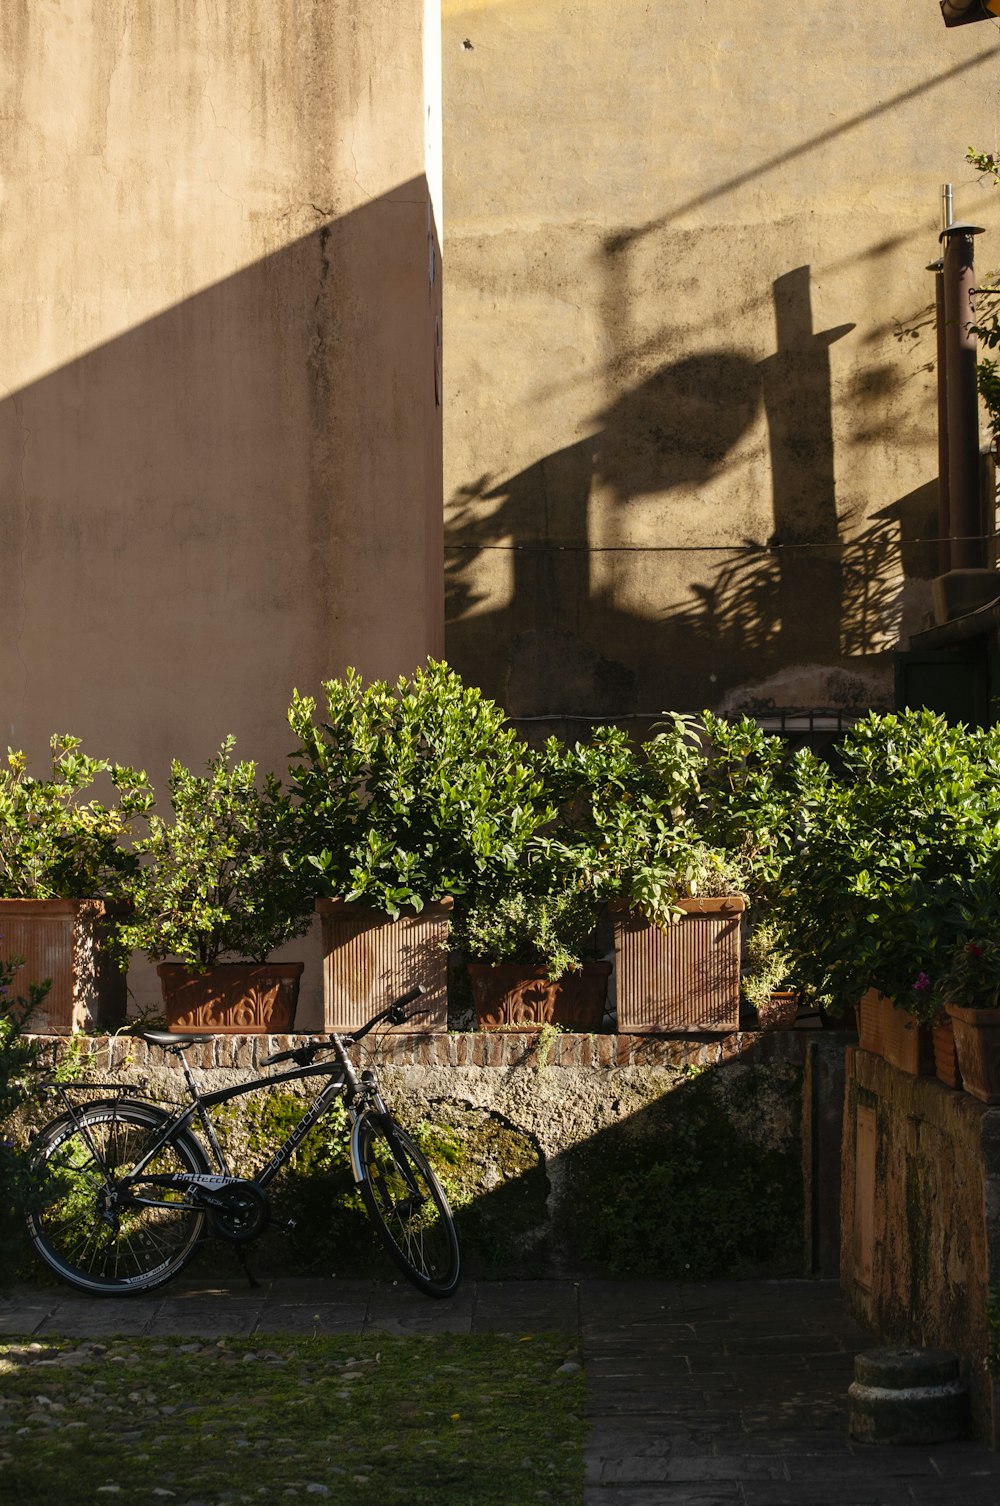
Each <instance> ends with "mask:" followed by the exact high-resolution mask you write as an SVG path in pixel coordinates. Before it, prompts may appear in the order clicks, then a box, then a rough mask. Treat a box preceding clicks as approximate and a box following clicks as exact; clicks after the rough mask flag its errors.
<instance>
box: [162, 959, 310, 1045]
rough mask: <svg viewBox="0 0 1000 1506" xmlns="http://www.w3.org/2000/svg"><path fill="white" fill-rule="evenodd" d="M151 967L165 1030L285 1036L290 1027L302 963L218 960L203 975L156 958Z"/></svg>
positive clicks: (293, 1022) (291, 1026) (175, 963)
mask: <svg viewBox="0 0 1000 1506" xmlns="http://www.w3.org/2000/svg"><path fill="white" fill-rule="evenodd" d="M156 971H157V975H158V977H159V979H160V988H161V989H162V991H163V1007H164V1011H165V1013H166V1016H167V1029H168V1030H176V1031H198V1030H204V1031H206V1032H208V1031H210V1032H211V1033H212V1034H213V1035H288V1034H290V1032H291V1031H292V1029H293V1027H294V1025H295V1006H296V1004H297V1002H298V997H299V979H300V978H301V977H302V963H301V962H222V963H219V964H218V966H216V967H211V968H209V970H208V972H207V973H189V972H188V970H187V968H186V967H185V966H184V965H183V964H182V963H180V962H161V963H160V966H159V967H158V968H157V969H156Z"/></svg>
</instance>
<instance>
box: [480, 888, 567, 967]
mask: <svg viewBox="0 0 1000 1506" xmlns="http://www.w3.org/2000/svg"><path fill="white" fill-rule="evenodd" d="M596 924H597V907H596V905H595V903H594V899H593V896H592V895H591V894H590V893H589V892H588V891H586V890H582V889H562V890H557V891H555V892H551V893H532V892H529V891H528V890H526V889H523V888H515V889H511V890H509V891H507V892H506V893H502V894H499V895H497V896H496V897H495V898H492V899H490V900H488V901H485V902H481V903H478V904H473V905H472V906H470V907H469V910H468V912H467V913H466V914H465V916H464V919H463V920H461V921H460V922H459V924H458V925H457V926H455V927H454V928H453V932H452V940H453V943H454V945H455V946H456V947H460V948H461V949H462V950H464V951H465V952H466V953H467V954H468V957H469V959H470V960H471V961H473V962H488V963H497V962H520V963H523V964H524V965H525V966H528V967H541V966H544V967H545V968H547V970H548V975H549V977H550V978H553V979H555V978H561V977H562V975H563V973H565V972H569V971H570V970H574V971H575V970H576V969H578V968H580V967H581V966H582V965H583V962H584V960H585V959H586V958H588V957H593V956H596V955H597V953H596V950H595V934H594V933H595V928H596Z"/></svg>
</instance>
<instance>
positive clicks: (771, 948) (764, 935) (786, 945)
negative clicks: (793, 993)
mask: <svg viewBox="0 0 1000 1506" xmlns="http://www.w3.org/2000/svg"><path fill="white" fill-rule="evenodd" d="M747 962H748V963H749V968H748V971H747V972H746V973H745V974H744V975H743V979H742V988H743V993H744V996H745V998H746V999H747V1002H748V1003H750V1004H752V1005H753V1007H754V1008H755V1009H757V1008H759V1007H760V1005H762V1004H766V1003H767V1001H768V999H769V998H770V997H771V995H772V994H773V993H775V992H777V991H778V990H779V989H789V988H794V987H795V984H794V982H793V981H792V974H793V972H794V966H795V964H794V960H793V956H792V948H791V944H790V938H789V936H788V934H787V932H786V931H785V930H784V928H783V927H782V925H781V924H780V922H779V921H777V920H776V919H774V917H773V916H765V918H764V919H763V920H759V921H758V922H757V924H756V925H755V926H753V928H752V929H751V931H750V936H749V939H748V941H747Z"/></svg>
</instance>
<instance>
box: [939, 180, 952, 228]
mask: <svg viewBox="0 0 1000 1506" xmlns="http://www.w3.org/2000/svg"><path fill="white" fill-rule="evenodd" d="M954 223H955V204H954V198H953V196H952V187H951V184H950V183H942V184H941V229H942V230H947V229H948V228H949V226H951V225H954Z"/></svg>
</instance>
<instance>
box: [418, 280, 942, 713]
mask: <svg viewBox="0 0 1000 1506" xmlns="http://www.w3.org/2000/svg"><path fill="white" fill-rule="evenodd" d="M772 295H773V300H774V310H775V327H776V336H777V338H776V349H775V351H774V354H773V355H771V356H769V357H767V358H766V359H765V360H763V361H759V362H758V361H755V360H752V359H751V358H750V357H748V356H747V355H746V354H744V353H743V352H741V351H739V350H736V349H731V348H722V349H717V350H711V351H705V352H703V353H701V354H698V355H695V356H689V357H687V358H685V359H683V360H680V361H677V362H672V363H670V364H667V365H664V366H662V367H661V368H660V369H659V370H658V371H656V372H655V373H654V375H653V376H652V377H650V378H649V379H648V380H646V381H644V382H642V383H640V384H639V385H637V386H635V387H633V388H632V389H631V390H629V391H626V392H625V393H624V394H623V395H622V396H621V397H620V398H618V399H617V400H616V401H615V402H614V403H613V404H612V405H611V406H610V407H608V408H607V409H605V410H604V412H602V413H601V414H599V415H598V419H599V422H600V424H601V427H600V428H598V429H597V430H596V431H595V432H594V433H593V434H592V435H589V436H588V437H587V438H586V439H583V440H581V441H579V442H578V443H576V444H574V445H571V446H568V447H567V448H565V449H562V450H558V451H556V452H555V453H553V454H551V455H547V456H545V457H544V458H542V459H541V460H539V461H537V462H536V463H535V464H534V465H532V466H529V467H528V468H527V469H526V470H524V471H522V472H520V473H519V474H518V475H516V476H513V477H511V478H509V479H508V480H507V481H505V482H503V483H502V484H501V485H493V484H491V480H490V478H488V477H487V478H482V479H481V480H480V481H478V482H472V483H470V484H468V485H467V486H466V487H464V488H462V490H461V492H460V494H459V495H458V496H457V497H456V498H455V499H453V509H452V513H451V520H450V526H449V530H448V533H447V535H446V538H447V542H446V571H447V577H446V578H447V591H448V597H447V600H448V621H449V633H448V642H449V653H450V655H451V657H452V659H453V661H454V662H455V663H457V664H458V665H460V666H461V665H465V664H468V665H475V666H481V665H493V666H495V674H496V683H494V684H490V685H489V686H488V688H489V690H490V691H491V693H493V694H495V695H498V696H499V697H500V698H501V699H502V700H503V702H504V704H505V706H506V708H507V710H508V711H509V712H510V714H511V715H512V716H514V717H526V718H530V717H532V716H539V717H544V716H546V715H550V714H551V715H555V716H558V715H567V716H570V715H574V714H577V715H583V716H592V717H595V718H601V717H606V718H612V719H613V718H615V717H623V716H629V715H636V714H638V715H643V714H650V713H652V714H654V715H655V714H656V713H657V712H658V710H660V709H663V708H664V707H666V706H669V707H677V708H679V709H689V710H699V709H701V707H703V706H704V705H705V704H706V702H710V703H712V704H716V705H718V704H724V703H725V701H726V696H727V693H728V692H731V691H733V690H734V688H736V687H741V686H744V685H745V684H746V683H747V682H754V683H757V684H759V683H760V682H761V681H766V680H767V679H768V677H769V676H778V675H780V672H781V671H782V670H784V669H786V668H788V667H789V666H793V665H796V664H800V663H803V662H804V663H807V664H810V665H816V664H819V665H821V666H823V667H824V670H826V671H828V672H829V675H830V677H831V678H832V679H835V678H836V676H837V675H838V673H839V675H840V681H841V683H840V685H839V686H838V687H836V688H835V687H834V686H833V685H832V684H831V686H830V697H829V701H828V704H836V703H837V701H838V697H839V698H842V697H843V696H844V694H845V692H846V693H848V694H849V689H848V687H849V685H850V678H849V677H856V676H857V673H858V670H859V669H862V668H863V667H864V666H865V664H866V662H867V663H872V662H879V656H880V654H882V653H884V650H885V647H886V642H885V639H884V626H885V624H886V622H887V621H889V622H891V621H893V620H894V618H895V615H896V613H897V609H898V604H899V597H900V590H901V587H900V576H901V575H902V576H904V577H905V576H907V575H910V576H919V577H920V578H924V577H925V576H930V575H933V574H934V563H933V558H932V557H929V556H928V552H927V550H926V549H924V548H922V547H921V549H920V550H919V552H918V551H916V550H910V549H906V548H905V547H904V546H905V545H906V543H907V541H908V539H914V538H917V539H919V538H922V537H924V536H925V533H927V532H929V533H930V534H933V531H934V526H935V524H934V514H935V497H936V484H934V485H931V486H928V487H925V488H920V489H919V490H918V491H917V492H914V493H911V494H910V495H909V496H908V497H906V498H903V499H901V501H900V502H899V503H897V504H895V505H894V506H893V507H890V508H887V509H885V510H884V511H883V512H882V513H881V514H879V515H878V516H877V517H876V519H875V520H874V521H872V522H870V523H869V524H868V525H867V526H866V527H864V528H863V529H862V530H861V531H860V532H858V533H854V534H851V533H850V529H849V524H850V520H849V519H844V518H841V517H838V512H837V504H836V494H835V484H834V445H833V427H832V419H831V382H830V355H829V352H830V347H831V346H832V345H833V344H834V343H835V342H836V341H837V340H839V339H840V338H842V337H843V336H844V335H845V334H847V333H848V332H849V331H850V330H851V329H853V327H854V326H853V325H850V324H848V325H843V326H840V327H839V328H837V329H833V330H827V331H820V332H817V331H815V330H814V328H813V319H812V309H811V299H810V278H809V269H808V267H798V268H795V269H794V270H793V271H791V272H789V273H787V274H786V275H785V276H782V277H780V278H778V279H777V280H776V282H775V283H774V285H773V288H772ZM761 409H763V413H764V416H765V418H766V424H767V433H768V446H769V455H770V477H771V483H770V484H771V514H772V526H771V530H770V533H769V536H768V537H767V538H766V539H753V538H744V539H742V540H739V541H738V542H736V543H734V544H726V543H723V542H721V541H724V540H726V539H731V538H732V536H733V524H732V510H733V503H732V502H730V501H728V500H727V501H725V502H719V501H716V500H713V499H714V498H717V497H718V496H719V489H718V487H717V486H716V487H713V488H711V489H709V490H707V491H706V493H705V497H704V498H703V499H700V500H699V499H698V498H697V492H698V490H699V488H704V487H707V484H708V483H709V482H711V481H713V480H715V478H718V477H719V476H720V475H722V473H723V472H724V471H725V469H726V468H727V465H730V464H735V463H736V458H735V453H734V452H735V451H736V450H737V447H738V445H739V444H740V442H741V440H743V438H744V436H745V435H747V433H748V431H750V430H751V428H752V427H753V425H754V424H755V423H756V422H757V421H758V418H759V415H760V412H761ZM741 463H742V464H743V465H745V464H746V457H745V455H744V456H743V457H742V460H741ZM654 496H660V497H662V498H663V504H664V505H663V511H662V514H661V516H662V518H663V519H664V520H665V525H664V526H661V527H660V529H659V532H658V535H657V536H656V538H655V539H652V538H650V533H649V527H648V524H645V525H644V532H643V534H642V535H641V536H640V537H641V539H642V542H641V543H640V542H639V541H638V540H637V539H636V538H635V537H631V536H630V534H631V530H630V506H631V504H632V503H634V502H635V501H637V500H639V499H641V498H647V497H654ZM595 498H596V501H595ZM692 500H694V501H695V502H696V503H697V505H699V506H700V508H701V515H700V517H699V518H698V520H697V529H698V532H697V542H696V543H694V544H692V543H689V542H688V538H689V534H688V533H687V532H686V531H680V530H681V529H684V528H685V525H686V517H685V516H684V515H682V514H680V512H679V511H677V515H678V517H679V518H680V520H681V521H680V528H679V530H678V533H676V534H675V533H674V531H673V530H672V529H671V527H670V522H669V519H670V509H671V506H673V508H674V509H675V510H678V509H679V508H680V506H681V505H682V504H687V507H688V508H690V505H691V502H692ZM739 500H740V502H741V503H742V501H743V500H744V499H739ZM595 508H600V509H601V510H602V517H603V518H604V519H605V520H606V519H607V518H608V517H609V516H610V520H611V524H610V526H611V530H612V532H613V535H614V538H615V540H616V543H615V544H614V545H611V546H602V545H596V546H595V544H594V541H593V539H592V538H591V536H590V535H591V527H592V519H593V517H594V511H595ZM845 525H846V526H845ZM619 539H621V540H622V541H623V542H622V543H618V542H617V540H619ZM626 540H627V542H625V541H626ZM491 553H495V554H496V556H497V557H500V556H501V555H504V554H506V555H507V558H508V559H509V562H510V572H511V575H510V579H511V592H510V599H509V602H508V604H507V605H506V606H505V607H503V608H502V609H500V610H497V611H492V612H490V611H480V610H477V609H478V608H479V605H480V603H481V602H482V600H483V595H482V594H481V592H480V588H479V583H480V582H481V581H482V580H483V579H484V578H485V577H486V576H487V575H488V568H487V567H484V560H485V557H486V556H487V555H489V554H491ZM657 556H660V558H661V559H662V562H663V568H662V570H661V571H658V572H657V573H656V574H655V575H653V577H652V578H653V580H654V582H655V583H654V585H653V588H652V590H651V591H650V593H649V595H648V597H647V606H646V609H645V610H644V611H641V612H640V611H635V610H625V609H623V608H622V606H621V605H619V604H618V601H619V600H620V597H621V595H622V594H623V593H622V592H620V591H619V590H618V589H617V586H618V583H625V582H627V581H628V579H629V577H630V576H634V575H635V573H636V571H637V570H642V572H643V577H644V579H645V580H647V581H648V580H649V579H650V572H651V569H654V568H655V564H654V566H652V567H651V565H650V560H653V561H654V562H655V561H656V559H657ZM598 559H599V560H600V567H599V569H598V568H597V561H598ZM689 567H690V577H688V579H689V581H690V583H689V585H688V588H687V595H686V596H685V597H684V598H682V599H680V600H675V601H670V600H669V596H670V595H671V594H672V593H675V592H676V589H677V583H678V581H684V579H685V572H686V571H687V570H688V568H689ZM706 574H708V575H709V576H710V577H711V578H710V579H709V580H708V581H707V583H706V580H705V577H706ZM695 576H700V578H701V579H700V581H699V580H698V579H693V578H691V577H695ZM664 598H667V599H664ZM498 655H500V656H501V657H502V662H501V663H498ZM478 677H479V678H480V679H481V680H483V679H485V678H486V677H485V676H484V675H483V674H482V673H480V674H479V676H478ZM657 697H659V705H657V704H656V698H657ZM651 701H652V702H653V704H650V702H651ZM746 704H747V709H758V707H756V706H754V705H753V704H752V703H750V702H747V703H746ZM763 704H764V705H766V704H767V702H766V700H765V701H764V703H763ZM817 704H823V703H822V702H817ZM728 709H732V708H728Z"/></svg>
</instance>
